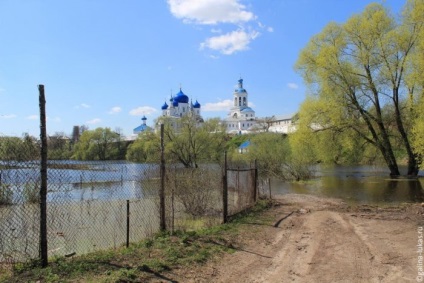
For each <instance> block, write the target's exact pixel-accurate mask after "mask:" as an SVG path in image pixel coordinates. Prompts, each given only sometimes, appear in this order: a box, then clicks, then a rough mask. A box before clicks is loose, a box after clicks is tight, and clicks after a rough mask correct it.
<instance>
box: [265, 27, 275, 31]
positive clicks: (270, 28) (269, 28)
mask: <svg viewBox="0 0 424 283" xmlns="http://www.w3.org/2000/svg"><path fill="white" fill-rule="evenodd" d="M266 30H267V31H268V32H274V28H273V27H267V28H266Z"/></svg>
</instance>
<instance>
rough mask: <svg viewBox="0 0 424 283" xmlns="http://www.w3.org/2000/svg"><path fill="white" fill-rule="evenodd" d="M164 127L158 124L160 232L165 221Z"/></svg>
mask: <svg viewBox="0 0 424 283" xmlns="http://www.w3.org/2000/svg"><path fill="white" fill-rule="evenodd" d="M163 135H164V125H163V124H160V191H159V201H160V230H161V231H165V230H166V221H165V146H164V138H163Z"/></svg>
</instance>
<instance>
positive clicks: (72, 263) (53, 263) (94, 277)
mask: <svg viewBox="0 0 424 283" xmlns="http://www.w3.org/2000/svg"><path fill="white" fill-rule="evenodd" d="M269 207H270V202H269V201H266V200H260V201H258V203H257V205H256V206H254V207H253V208H251V209H250V210H247V211H245V212H244V213H241V214H239V215H236V216H234V217H232V218H231V221H230V222H229V223H227V224H222V225H216V226H212V227H209V228H204V229H199V230H196V231H187V232H183V231H177V232H174V233H172V234H171V233H168V232H162V233H159V234H157V235H156V236H154V237H153V238H151V239H146V240H144V241H141V242H139V243H135V244H131V245H130V246H129V247H128V248H126V247H120V248H117V249H115V250H113V249H111V250H105V251H99V252H94V253H90V254H86V255H82V256H77V257H73V258H63V257H60V258H53V259H50V263H49V266H48V267H47V268H40V267H37V262H32V263H28V264H15V266H14V269H13V273H14V274H12V272H8V273H7V272H6V273H3V274H2V275H1V276H0V282H2V283H3V282H37V281H39V282H75V281H77V282H81V280H84V282H132V281H137V282H140V280H141V281H143V280H147V278H149V277H151V276H152V274H153V275H158V274H161V273H163V272H166V271H169V270H172V269H174V268H176V267H181V268H184V267H190V266H191V265H193V264H202V263H205V262H206V261H207V260H209V259H211V258H213V257H214V256H217V255H219V254H221V253H231V252H234V251H235V248H234V242H233V240H234V238H235V236H236V235H237V233H238V232H239V229H240V227H242V226H243V224H247V223H252V222H256V223H257V221H267V220H258V215H259V213H260V212H262V211H264V210H266V209H267V208H269Z"/></svg>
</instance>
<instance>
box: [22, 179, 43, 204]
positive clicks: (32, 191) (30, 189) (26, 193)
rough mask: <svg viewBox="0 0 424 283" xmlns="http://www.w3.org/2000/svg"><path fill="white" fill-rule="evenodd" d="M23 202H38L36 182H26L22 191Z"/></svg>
mask: <svg viewBox="0 0 424 283" xmlns="http://www.w3.org/2000/svg"><path fill="white" fill-rule="evenodd" d="M22 195H23V198H24V201H25V202H28V203H38V202H40V186H39V184H38V183H26V184H25V187H24V190H23V192H22Z"/></svg>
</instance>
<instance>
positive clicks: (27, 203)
mask: <svg viewBox="0 0 424 283" xmlns="http://www.w3.org/2000/svg"><path fill="white" fill-rule="evenodd" d="M25 139H26V138H25V137H24V138H10V137H0V264H13V263H16V262H28V261H32V260H40V257H41V252H40V250H41V244H40V243H41V240H40V239H41V236H40V235H41V234H42V229H41V228H40V226H41V224H42V222H43V220H42V217H41V209H40V207H41V205H40V186H41V175H40V166H41V163H40V158H39V154H37V151H38V152H40V144H39V142H38V141H37V140H31V141H29V140H25ZM18 143H19V144H20V146H16V145H17V144H18ZM11 144H13V146H10V145H11ZM34 148H35V149H36V150H34ZM12 149H14V150H12ZM25 154H27V155H25ZM160 172H161V171H160V165H159V164H137V163H130V162H125V161H121V162H118V161H75V160H64V161H53V160H49V161H48V162H47V198H46V204H47V205H46V207H47V217H46V220H45V223H44V224H45V225H46V226H47V235H46V237H47V243H48V245H47V246H48V251H47V254H48V257H49V258H52V257H62V256H65V257H66V256H73V255H81V254H84V253H89V252H93V251H97V250H103V249H109V248H116V247H119V246H123V245H125V244H127V243H129V242H138V241H140V240H142V239H144V238H146V237H149V236H151V235H153V234H155V233H156V232H158V231H159V229H160V215H161V213H160V210H161V207H162V205H163V207H164V210H165V214H164V215H165V223H166V229H168V230H170V231H174V230H195V229H198V228H201V227H205V226H206V227H207V226H211V225H216V224H219V223H222V220H223V212H224V209H223V208H224V203H225V202H223V199H224V194H223V192H225V190H223V176H226V178H227V181H228V182H227V183H228V195H227V199H228V200H229V201H228V205H227V211H228V215H232V214H235V213H237V212H239V211H242V210H244V209H245V208H246V207H248V206H250V205H252V204H254V202H255V200H256V191H257V190H256V177H255V169H254V168H250V167H249V168H247V167H243V168H227V170H225V169H223V168H222V167H221V166H220V165H204V166H202V167H200V168H196V169H187V168H182V167H181V166H177V165H171V164H170V165H167V166H166V169H165V175H164V176H161V174H160ZM224 172H227V173H226V174H224ZM162 178H164V192H165V198H164V199H165V201H164V203H163V204H161V203H160V197H159V192H160V191H161V190H160V188H161V179H162Z"/></svg>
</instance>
